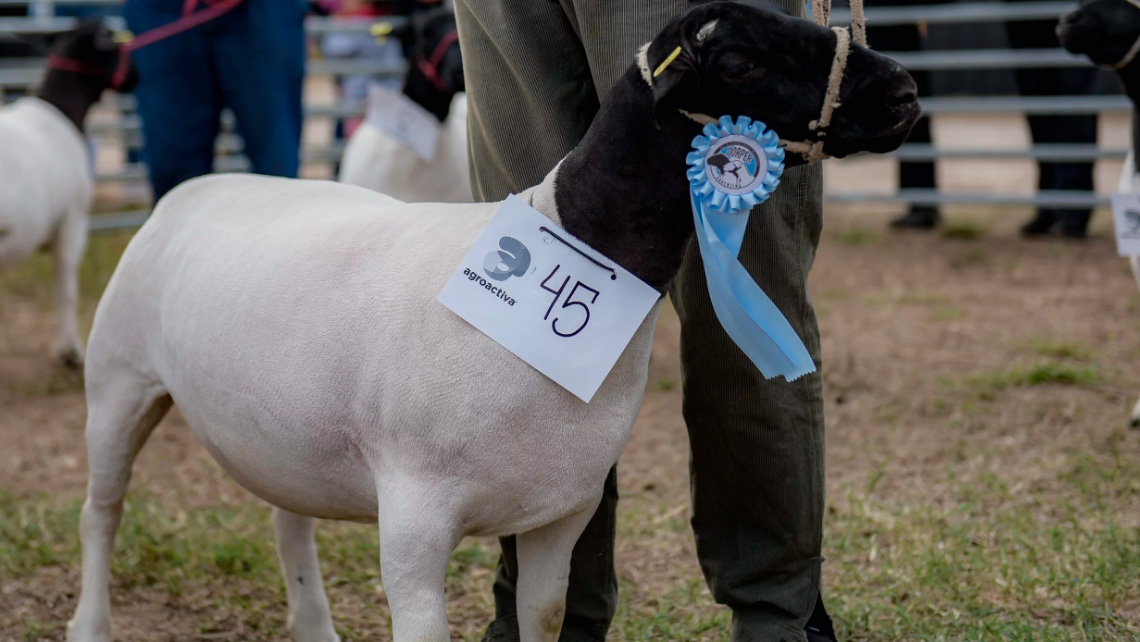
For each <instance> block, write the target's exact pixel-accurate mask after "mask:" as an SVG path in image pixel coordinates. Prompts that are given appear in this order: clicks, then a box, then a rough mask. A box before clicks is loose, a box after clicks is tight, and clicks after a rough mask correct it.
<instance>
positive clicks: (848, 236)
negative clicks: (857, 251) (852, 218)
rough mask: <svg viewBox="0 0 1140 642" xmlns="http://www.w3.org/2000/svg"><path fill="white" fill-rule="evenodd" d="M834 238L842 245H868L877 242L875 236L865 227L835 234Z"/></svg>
mask: <svg viewBox="0 0 1140 642" xmlns="http://www.w3.org/2000/svg"><path fill="white" fill-rule="evenodd" d="M835 238H836V239H837V240H838V241H839V242H840V243H843V244H844V245H852V246H856V247H857V246H860V245H869V244H871V243H874V242H875V241H877V240H879V237H878V235H877V234H875V233H874V232H873V231H871V230H869V229H867V228H865V227H853V228H850V229H846V230H838V231H836V232H835Z"/></svg>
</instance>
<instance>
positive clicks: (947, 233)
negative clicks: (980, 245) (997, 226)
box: [939, 220, 989, 241]
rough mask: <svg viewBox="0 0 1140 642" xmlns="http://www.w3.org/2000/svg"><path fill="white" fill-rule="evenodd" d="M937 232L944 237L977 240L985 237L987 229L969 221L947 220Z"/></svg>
mask: <svg viewBox="0 0 1140 642" xmlns="http://www.w3.org/2000/svg"><path fill="white" fill-rule="evenodd" d="M939 233H940V234H941V235H942V238H944V239H954V240H958V241H977V240H980V239H983V238H985V237H986V235H987V234H989V230H987V229H986V228H985V227H983V226H981V225H978V224H977V223H973V222H971V221H961V220H949V221H945V222H944V223H943V224H942V227H941V228H939Z"/></svg>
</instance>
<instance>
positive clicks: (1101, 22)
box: [1057, 0, 1140, 65]
mask: <svg viewBox="0 0 1140 642" xmlns="http://www.w3.org/2000/svg"><path fill="white" fill-rule="evenodd" d="M1057 37H1058V38H1059V39H1060V40H1061V44H1062V45H1063V46H1064V47H1065V49H1068V50H1069V51H1071V52H1072V53H1075V54H1081V55H1085V56H1088V57H1089V58H1090V59H1091V60H1092V61H1093V62H1095V63H1097V64H1098V65H1115V64H1116V63H1118V62H1120V61H1121V60H1122V59H1123V58H1124V56H1125V55H1126V54H1127V53H1128V50H1129V49H1131V48H1132V46H1133V44H1135V42H1136V39H1137V38H1140V8H1138V7H1136V6H1135V5H1133V4H1131V3H1128V2H1125V0H1085V1H1084V2H1082V3H1081V5H1080V7H1079V8H1078V9H1077V10H1076V11H1073V12H1071V13H1067V14H1065V15H1064V16H1061V22H1060V24H1058V25H1057Z"/></svg>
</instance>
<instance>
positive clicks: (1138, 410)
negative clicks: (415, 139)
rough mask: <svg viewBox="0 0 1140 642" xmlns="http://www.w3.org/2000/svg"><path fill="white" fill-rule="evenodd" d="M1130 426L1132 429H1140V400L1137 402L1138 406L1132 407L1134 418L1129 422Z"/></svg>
mask: <svg viewBox="0 0 1140 642" xmlns="http://www.w3.org/2000/svg"><path fill="white" fill-rule="evenodd" d="M1128 425H1129V426H1131V427H1132V428H1140V399H1137V400H1136V405H1135V406H1133V407H1132V417H1131V418H1130V419H1129V421H1128Z"/></svg>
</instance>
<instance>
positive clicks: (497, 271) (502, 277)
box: [483, 236, 530, 281]
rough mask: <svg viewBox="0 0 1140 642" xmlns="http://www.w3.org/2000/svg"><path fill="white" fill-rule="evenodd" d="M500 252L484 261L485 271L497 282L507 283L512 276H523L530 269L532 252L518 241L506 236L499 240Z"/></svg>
mask: <svg viewBox="0 0 1140 642" xmlns="http://www.w3.org/2000/svg"><path fill="white" fill-rule="evenodd" d="M499 247H500V248H502V249H500V250H496V251H494V252H491V253H490V254H488V255H487V258H485V259H483V271H484V272H486V273H487V276H488V277H490V278H492V279H494V280H496V281H506V280H507V279H509V278H511V277H512V276H522V275H524V274H526V271H527V270H529V269H530V250H528V249H526V246H525V245H523V244H522V242H520V241H519V240H518V239H514V238H511V237H509V236H504V237H503V238H501V239H499Z"/></svg>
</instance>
